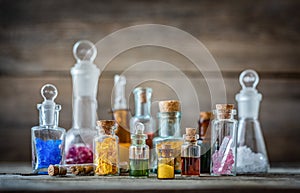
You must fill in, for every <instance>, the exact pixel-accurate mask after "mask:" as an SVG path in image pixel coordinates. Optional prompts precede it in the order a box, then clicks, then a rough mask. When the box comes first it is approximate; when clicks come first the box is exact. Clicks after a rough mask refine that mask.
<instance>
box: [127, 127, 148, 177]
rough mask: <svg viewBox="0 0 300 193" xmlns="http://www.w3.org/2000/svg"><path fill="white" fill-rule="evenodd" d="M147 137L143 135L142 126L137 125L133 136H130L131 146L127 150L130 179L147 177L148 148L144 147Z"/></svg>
mask: <svg viewBox="0 0 300 193" xmlns="http://www.w3.org/2000/svg"><path fill="white" fill-rule="evenodd" d="M146 139H147V135H146V134H144V125H143V124H142V123H137V124H136V126H135V134H132V135H131V141H132V143H131V146H130V148H129V159H130V169H129V175H130V176H132V177H148V176H149V146H148V145H146Z"/></svg>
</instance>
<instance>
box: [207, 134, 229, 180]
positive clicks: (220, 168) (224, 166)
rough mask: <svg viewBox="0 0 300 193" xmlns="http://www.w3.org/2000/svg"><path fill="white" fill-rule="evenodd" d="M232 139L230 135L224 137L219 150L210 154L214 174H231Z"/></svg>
mask: <svg viewBox="0 0 300 193" xmlns="http://www.w3.org/2000/svg"><path fill="white" fill-rule="evenodd" d="M231 144H232V139H231V137H230V136H226V137H224V139H223V141H222V144H221V146H220V149H219V150H216V151H215V153H214V154H213V155H212V161H213V168H212V170H213V173H214V174H227V175H228V174H231V173H232V172H231V170H232V167H233V164H234V155H233V152H232V149H231Z"/></svg>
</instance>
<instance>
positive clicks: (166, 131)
mask: <svg viewBox="0 0 300 193" xmlns="http://www.w3.org/2000/svg"><path fill="white" fill-rule="evenodd" d="M159 109H160V112H159V113H158V121H159V125H158V130H159V136H158V137H155V138H154V139H153V148H154V149H155V151H156V154H154V155H155V162H154V163H156V164H155V165H154V166H153V172H155V173H156V172H157V158H158V157H160V156H161V153H160V151H159V149H161V148H162V145H171V148H172V149H173V151H174V157H175V163H174V164H175V173H176V174H180V173H181V165H180V163H181V154H180V151H181V145H182V143H183V140H182V137H181V133H180V121H181V112H180V102H179V101H176V100H170V101H160V102H159Z"/></svg>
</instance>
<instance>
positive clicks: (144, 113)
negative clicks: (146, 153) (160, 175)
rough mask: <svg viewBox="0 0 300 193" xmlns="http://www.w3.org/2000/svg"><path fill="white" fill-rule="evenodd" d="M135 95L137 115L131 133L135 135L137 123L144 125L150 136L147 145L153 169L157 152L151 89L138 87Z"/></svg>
mask: <svg viewBox="0 0 300 193" xmlns="http://www.w3.org/2000/svg"><path fill="white" fill-rule="evenodd" d="M133 94H134V104H135V114H134V116H133V117H131V119H130V133H131V134H134V132H135V130H134V128H135V126H136V124H137V123H142V124H143V125H144V127H145V130H144V133H145V134H146V135H147V136H148V137H147V140H146V144H147V145H148V146H149V148H150V167H151V168H152V166H153V164H154V163H153V162H154V159H153V158H154V154H155V151H152V149H153V142H152V140H153V138H154V133H155V132H154V128H155V120H154V119H153V118H152V116H151V96H152V89H151V88H142V87H138V88H135V89H134V90H133Z"/></svg>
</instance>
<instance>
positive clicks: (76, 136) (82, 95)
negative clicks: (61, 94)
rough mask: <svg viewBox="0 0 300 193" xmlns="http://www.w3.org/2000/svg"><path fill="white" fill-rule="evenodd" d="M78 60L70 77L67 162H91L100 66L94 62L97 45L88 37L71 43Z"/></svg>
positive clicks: (95, 133) (95, 131)
mask: <svg viewBox="0 0 300 193" xmlns="http://www.w3.org/2000/svg"><path fill="white" fill-rule="evenodd" d="M73 54H74V57H75V58H76V60H77V63H76V64H75V66H74V67H73V68H72V69H71V74H72V80H73V126H72V129H70V130H69V131H68V132H67V136H66V147H65V152H66V159H65V162H66V164H85V163H93V151H92V146H93V138H94V136H96V135H97V130H96V120H97V99H96V96H97V89H98V78H99V75H100V70H99V68H97V66H96V65H95V64H94V63H93V61H94V59H95V58H96V55H97V49H96V47H95V45H94V44H93V43H91V42H90V41H86V40H84V41H79V42H77V43H76V44H75V45H74V47H73Z"/></svg>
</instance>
